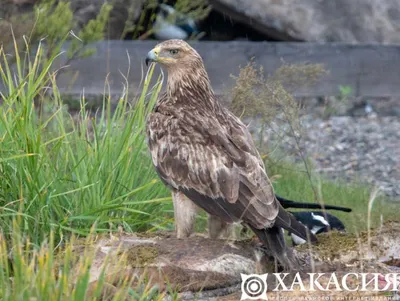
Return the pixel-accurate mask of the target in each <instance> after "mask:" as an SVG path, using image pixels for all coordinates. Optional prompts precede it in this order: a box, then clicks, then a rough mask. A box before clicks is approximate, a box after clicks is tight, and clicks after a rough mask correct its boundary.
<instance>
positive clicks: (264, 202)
mask: <svg viewBox="0 0 400 301" xmlns="http://www.w3.org/2000/svg"><path fill="white" fill-rule="evenodd" d="M160 103H161V104H160V107H159V108H155V110H154V112H153V113H151V114H150V115H149V118H148V121H147V127H146V131H147V136H148V144H149V148H150V151H151V155H152V160H153V163H154V165H155V168H156V170H157V172H158V174H159V176H160V178H161V179H162V180H163V182H164V183H165V184H167V185H168V186H170V187H173V188H175V189H177V190H179V191H182V192H183V193H184V194H185V195H186V196H187V197H189V198H190V199H191V200H192V201H193V202H195V203H196V204H197V205H198V206H199V207H201V208H203V209H204V210H205V211H207V212H208V213H210V214H213V215H216V216H219V217H220V218H222V219H224V220H225V221H227V222H238V221H244V222H246V223H249V224H250V225H252V226H253V227H255V228H258V229H264V228H267V227H270V226H272V225H273V224H274V222H275V219H276V218H277V215H278V214H279V212H280V210H279V209H280V208H279V203H278V202H277V201H276V199H275V196H274V191H273V187H272V185H271V183H270V181H269V179H268V177H267V174H266V172H265V169H264V164H263V162H262V160H261V159H260V156H259V154H258V152H257V149H256V147H255V146H254V144H253V140H252V139H251V135H250V133H249V132H248V129H247V127H246V126H245V125H244V124H243V123H242V122H241V121H240V120H239V119H238V118H237V117H235V116H234V115H233V114H231V113H230V112H229V111H221V116H218V115H216V116H210V115H207V114H206V112H204V113H203V112H202V111H201V110H188V109H187V108H182V107H178V106H174V107H173V108H171V107H162V102H160ZM183 110H184V111H183ZM222 110H224V109H222Z"/></svg>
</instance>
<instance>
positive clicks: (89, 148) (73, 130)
mask: <svg viewBox="0 0 400 301" xmlns="http://www.w3.org/2000/svg"><path fill="white" fill-rule="evenodd" d="M28 50H29V49H28ZM15 52H16V55H17V56H16V57H17V65H16V75H14V74H13V73H12V71H11V69H10V66H9V65H8V63H7V58H6V55H5V53H4V52H0V57H1V58H2V61H1V64H0V66H1V67H0V76H1V78H2V80H3V83H4V84H5V86H6V87H7V90H6V91H2V94H1V98H2V100H3V104H2V105H1V106H0V141H1V143H0V175H1V181H0V228H1V229H2V231H3V233H5V235H6V236H7V234H8V233H10V232H11V230H12V229H11V226H10V225H11V224H12V220H13V219H15V218H17V220H18V221H19V223H20V225H21V230H22V231H23V232H24V233H26V234H29V236H30V239H31V241H32V243H34V244H40V242H41V241H43V239H44V238H46V237H47V236H48V233H49V232H50V231H54V233H56V236H57V238H58V237H60V236H62V235H63V233H68V232H69V233H71V232H72V233H78V234H85V233H88V229H90V227H91V226H92V224H93V223H95V222H96V224H97V228H96V231H108V230H115V229H116V227H117V226H123V228H124V229H125V230H127V231H143V230H146V229H150V228H163V227H170V223H171V219H170V218H169V217H170V216H171V215H170V214H169V211H170V209H171V204H170V198H169V197H170V196H169V193H168V191H167V189H166V188H165V187H164V185H162V184H161V182H160V181H159V179H158V177H157V175H156V174H155V172H154V169H153V167H152V165H151V161H150V158H149V156H148V154H147V145H146V142H145V135H144V116H145V115H146V112H147V110H148V109H149V108H150V107H151V105H152V104H153V103H154V101H155V97H156V95H157V91H153V92H152V91H150V87H149V81H150V77H149V78H148V79H147V80H146V81H145V82H144V84H143V93H142V95H141V97H140V98H139V99H138V100H137V101H136V103H135V105H132V104H131V102H129V95H128V94H125V96H124V97H123V98H121V99H120V100H119V102H118V105H117V108H116V110H115V112H114V113H113V114H111V111H110V99H109V97H105V98H104V103H103V109H102V110H100V112H98V114H97V115H96V116H92V115H91V114H89V112H87V111H86V110H85V100H84V98H83V99H82V100H81V111H80V113H79V115H78V118H76V117H77V116H75V120H76V119H78V120H77V122H74V119H73V117H72V116H71V115H70V114H69V113H68V111H67V109H66V107H65V106H64V105H63V102H62V100H61V99H60V94H59V91H58V89H57V86H56V83H55V81H54V76H55V75H54V73H51V72H50V64H51V62H52V60H53V59H54V57H53V58H51V59H50V60H49V61H46V63H44V64H42V63H41V62H42V60H41V59H42V55H43V48H42V47H41V46H39V48H38V51H37V54H36V56H35V57H33V58H30V57H27V56H26V57H24V58H22V57H19V56H18V53H19V52H18V51H17V50H16V51H15ZM26 65H27V66H29V68H28V71H27V72H26V73H24V72H23V70H24V66H26ZM48 88H51V89H52V93H45V92H46V90H47V89H48ZM126 88H127V89H126V90H127V91H128V84H127V86H126ZM159 88H160V86H159V85H158V86H156V87H154V89H159ZM149 92H150V94H151V93H152V94H151V96H150V97H147V98H146V97H145V96H146V95H147V94H148V93H149ZM34 100H35V101H34ZM145 101H148V102H149V105H146V103H145Z"/></svg>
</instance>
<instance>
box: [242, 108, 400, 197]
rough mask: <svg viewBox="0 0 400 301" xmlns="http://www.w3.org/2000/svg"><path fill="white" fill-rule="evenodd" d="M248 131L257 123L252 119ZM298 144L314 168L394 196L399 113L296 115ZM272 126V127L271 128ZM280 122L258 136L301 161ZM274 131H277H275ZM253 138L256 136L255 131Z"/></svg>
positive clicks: (399, 172) (399, 180)
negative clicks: (299, 128)
mask: <svg viewBox="0 0 400 301" xmlns="http://www.w3.org/2000/svg"><path fill="white" fill-rule="evenodd" d="M252 124H253V125H252V127H251V128H250V131H252V132H253V133H255V132H256V131H257V129H259V127H257V122H253V123H252ZM301 124H302V127H303V129H304V130H303V131H302V136H301V139H300V141H301V145H300V147H301V149H302V150H303V152H304V154H305V155H306V157H308V158H310V159H311V160H312V161H313V165H314V167H315V170H316V171H318V172H319V173H321V174H323V175H326V176H327V177H328V178H331V179H342V180H344V181H361V182H362V183H365V184H368V185H370V186H371V187H379V188H380V189H381V191H382V192H383V193H385V194H386V195H387V196H389V197H390V198H392V199H395V200H399V201H400V117H398V116H377V115H372V116H331V117H329V118H328V119H324V118H322V117H317V116H315V115H311V114H309V115H305V116H303V117H302V120H301ZM271 128H274V130H271ZM276 129H281V130H283V131H287V132H289V131H288V127H287V126H285V125H274V126H273V127H268V128H267V129H266V130H265V133H264V141H265V142H268V145H269V146H270V147H271V148H274V147H276V145H279V147H281V148H283V150H284V151H285V153H287V154H291V155H290V156H294V157H295V160H296V161H301V157H300V156H299V155H298V151H297V149H298V147H297V146H296V143H293V138H292V137H290V135H287V134H286V135H283V137H282V131H281V133H280V134H279V135H277V134H276V132H277V130H276ZM278 132H279V130H278ZM256 137H258V136H256Z"/></svg>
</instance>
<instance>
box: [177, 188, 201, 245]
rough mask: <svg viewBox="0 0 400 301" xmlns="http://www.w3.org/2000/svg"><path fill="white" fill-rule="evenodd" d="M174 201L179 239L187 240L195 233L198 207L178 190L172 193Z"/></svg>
mask: <svg viewBox="0 0 400 301" xmlns="http://www.w3.org/2000/svg"><path fill="white" fill-rule="evenodd" d="M172 200H173V203H174V216H175V230H176V235H177V238H178V239H182V238H187V237H189V236H190V234H192V233H193V231H194V224H195V221H196V213H197V210H198V207H197V206H196V205H195V204H194V203H193V202H192V201H191V200H190V199H188V198H187V197H186V196H185V195H184V194H183V193H182V192H180V191H178V190H173V191H172Z"/></svg>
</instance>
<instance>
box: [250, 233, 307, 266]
mask: <svg viewBox="0 0 400 301" xmlns="http://www.w3.org/2000/svg"><path fill="white" fill-rule="evenodd" d="M250 228H251V229H252V230H253V231H254V233H255V234H256V235H257V237H258V238H259V239H260V240H261V242H262V243H263V245H264V246H265V248H266V250H267V251H268V253H269V254H271V255H272V256H273V257H274V258H275V259H277V260H278V262H279V263H280V264H281V266H283V268H285V269H288V270H300V263H299V260H298V258H297V257H296V256H295V254H294V252H293V250H292V249H291V248H289V247H287V245H286V242H285V237H284V235H283V231H282V229H280V228H279V227H275V226H273V227H271V228H267V229H261V230H260V229H255V228H253V227H252V226H250Z"/></svg>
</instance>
